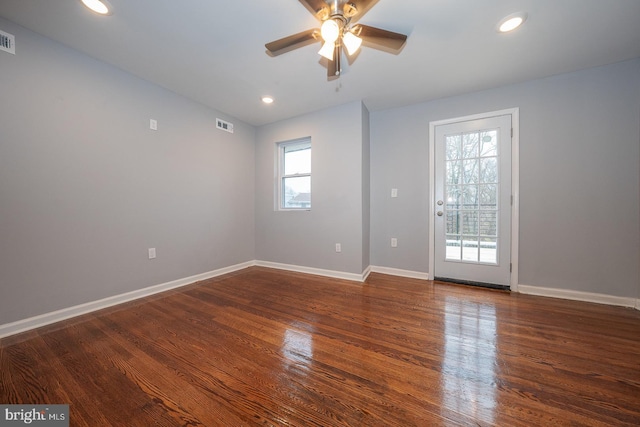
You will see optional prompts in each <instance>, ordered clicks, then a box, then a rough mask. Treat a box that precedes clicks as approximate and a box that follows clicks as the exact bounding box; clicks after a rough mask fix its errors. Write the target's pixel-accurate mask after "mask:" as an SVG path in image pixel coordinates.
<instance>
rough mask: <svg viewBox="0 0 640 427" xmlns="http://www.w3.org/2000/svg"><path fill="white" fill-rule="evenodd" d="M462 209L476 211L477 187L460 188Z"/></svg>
mask: <svg viewBox="0 0 640 427" xmlns="http://www.w3.org/2000/svg"><path fill="white" fill-rule="evenodd" d="M462 209H475V210H477V209H478V186H477V185H465V186H464V187H463V188H462Z"/></svg>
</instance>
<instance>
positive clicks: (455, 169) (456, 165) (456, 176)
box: [447, 160, 462, 185]
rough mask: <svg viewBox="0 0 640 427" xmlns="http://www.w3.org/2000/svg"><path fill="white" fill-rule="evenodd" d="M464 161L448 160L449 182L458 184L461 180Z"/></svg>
mask: <svg viewBox="0 0 640 427" xmlns="http://www.w3.org/2000/svg"><path fill="white" fill-rule="evenodd" d="M461 176H462V162H460V161H457V160H453V161H448V162H447V184H454V185H455V184H458V183H460V182H461V179H460V177H461Z"/></svg>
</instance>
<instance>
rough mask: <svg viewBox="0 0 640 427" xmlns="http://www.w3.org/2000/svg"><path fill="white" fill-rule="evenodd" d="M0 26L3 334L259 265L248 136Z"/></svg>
mask: <svg viewBox="0 0 640 427" xmlns="http://www.w3.org/2000/svg"><path fill="white" fill-rule="evenodd" d="M0 25H1V27H2V29H3V30H5V31H8V32H11V33H13V34H15V35H16V37H17V38H16V41H17V44H16V45H17V55H15V56H13V55H9V54H7V53H3V52H0V70H1V72H2V79H0V94H1V99H2V102H1V103H0V292H1V297H0V324H4V323H9V322H12V321H16V320H19V319H23V318H27V317H30V316H34V315H37V314H42V313H46V312H51V311H54V310H58V309H62V308H65V307H71V306H74V305H77V304H81V303H85V302H89V301H94V300H97V299H100V298H104V297H108V296H113V295H117V294H121V293H124V292H128V291H132V290H136V289H140V288H144V287H147V286H151V285H156V284H160V283H165V282H167V281H171V280H175V279H179V278H184V277H188V276H191V275H195V274H199V273H205V272H208V271H211V270H215V269H217V268H221V267H227V266H231V265H235V264H238V263H241V262H245V261H250V260H253V259H255V255H254V240H253V239H254V216H253V212H254V207H253V204H254V199H253V194H254V182H255V179H254V167H253V166H254V141H255V129H254V128H253V127H252V126H248V125H245V124H243V123H241V122H239V121H237V120H234V119H233V118H230V117H226V116H223V115H220V114H219V113H217V112H215V111H212V110H210V109H207V108H205V107H203V106H201V105H199V104H196V103H194V102H192V101H189V100H186V99H184V98H182V97H179V96H177V95H175V94H173V93H171V92H169V91H166V90H164V89H161V88H159V87H157V86H154V85H152V84H150V83H147V82H145V81H143V80H140V79H138V78H136V77H133V76H131V75H130V74H127V73H124V72H122V71H120V70H118V69H116V68H113V67H110V66H108V65H106V64H104V63H102V62H98V61H95V60H93V59H91V58H90V57H88V56H86V55H83V54H80V53H78V52H76V51H74V50H71V49H68V48H66V47H64V46H62V45H60V44H58V43H55V42H53V41H51V40H49V39H46V38H43V37H41V36H39V35H37V34H35V33H33V32H30V31H28V30H25V29H24V28H22V27H19V26H16V25H14V24H12V23H10V22H7V21H4V20H0ZM216 116H218V117H221V118H223V119H230V120H231V121H233V122H234V124H235V133H234V134H228V133H226V132H222V131H219V130H217V129H216V127H215V118H216ZM150 118H154V119H156V120H158V124H159V130H158V131H156V132H154V131H151V130H149V119H150ZM150 247H155V248H157V259H155V260H149V259H148V254H147V248H150Z"/></svg>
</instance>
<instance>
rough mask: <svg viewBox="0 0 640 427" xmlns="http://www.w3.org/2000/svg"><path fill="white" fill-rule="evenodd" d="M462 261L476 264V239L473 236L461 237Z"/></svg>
mask: <svg viewBox="0 0 640 427" xmlns="http://www.w3.org/2000/svg"><path fill="white" fill-rule="evenodd" d="M462 260H463V261H471V262H478V238H477V237H475V236H463V237H462Z"/></svg>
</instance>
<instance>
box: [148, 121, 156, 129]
mask: <svg viewBox="0 0 640 427" xmlns="http://www.w3.org/2000/svg"><path fill="white" fill-rule="evenodd" d="M149 129H151V130H158V121H157V120H154V119H149Z"/></svg>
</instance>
